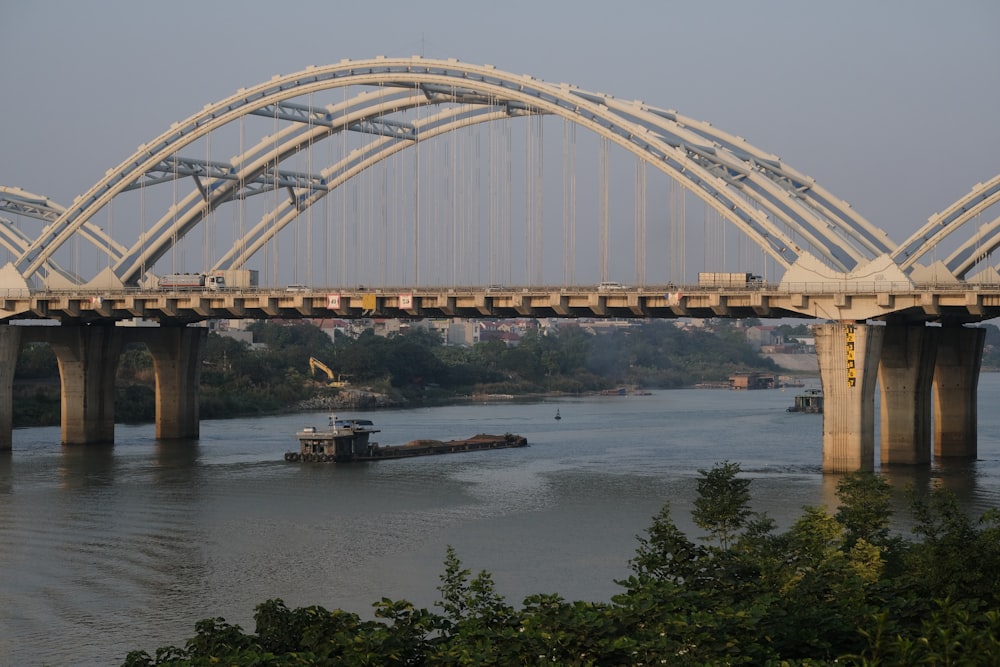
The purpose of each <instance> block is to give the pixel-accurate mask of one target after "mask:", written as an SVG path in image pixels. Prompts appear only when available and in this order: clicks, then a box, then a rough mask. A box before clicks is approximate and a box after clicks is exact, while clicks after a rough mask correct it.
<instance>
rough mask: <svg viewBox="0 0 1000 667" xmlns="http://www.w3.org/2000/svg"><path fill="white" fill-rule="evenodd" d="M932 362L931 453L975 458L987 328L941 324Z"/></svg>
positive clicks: (949, 456) (948, 456)
mask: <svg viewBox="0 0 1000 667" xmlns="http://www.w3.org/2000/svg"><path fill="white" fill-rule="evenodd" d="M938 336H939V340H938V351H937V360H936V363H935V365H934V455H935V456H938V457H942V458H969V459H974V458H976V456H977V454H978V447H979V444H978V437H979V432H978V426H977V423H978V419H979V413H978V409H977V402H978V400H979V398H978V391H979V370H980V365H981V363H982V360H983V345H984V343H985V342H986V330H985V329H981V328H968V327H942V328H941V329H940V330H939V331H938Z"/></svg>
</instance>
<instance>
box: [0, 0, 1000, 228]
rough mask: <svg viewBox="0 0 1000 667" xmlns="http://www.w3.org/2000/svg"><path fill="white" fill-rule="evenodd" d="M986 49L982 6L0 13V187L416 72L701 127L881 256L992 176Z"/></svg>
mask: <svg viewBox="0 0 1000 667" xmlns="http://www.w3.org/2000/svg"><path fill="white" fill-rule="evenodd" d="M998 34H1000V2H997V1H996V0H949V1H941V2H931V1H928V0H888V1H885V0H883V1H872V0H837V1H836V2H822V3H820V2H802V1H801V0H800V1H785V0H780V1H772V2H753V1H749V0H743V1H729V0H725V1H716V2H713V1H710V0H697V1H696V0H690V1H686V2H676V1H671V0H659V1H657V0H646V1H632V0H617V1H616V2H601V3H597V2H593V1H592V0H570V1H559V2H556V1H546V0H529V1H524V0H505V1H504V2H492V3H482V2H476V1H475V0H455V1H450V0H422V1H420V2H396V1H394V0H383V1H382V2H377V3H374V2H373V3H367V2H338V1H337V0H326V1H323V2H314V1H312V0H299V1H298V2H294V3H286V2H274V1H270V2H258V1H253V0H244V1H238V2H237V1H231V0H221V1H212V2H209V1H206V0H197V1H192V0H171V1H170V2H156V3H154V2H140V1H137V0H90V1H87V2H81V1H79V0H65V1H60V0H0V91H2V94H3V107H2V115H0V118H2V126H0V184H2V185H9V186H18V187H22V188H24V189H26V190H29V191H32V192H35V193H39V194H44V195H47V196H49V197H51V198H53V199H54V200H56V201H58V202H60V203H63V204H69V203H70V202H71V201H72V200H73V198H74V197H75V196H76V195H78V194H80V193H82V192H84V191H86V190H87V189H88V188H89V187H90V186H91V185H92V184H93V183H95V182H96V181H97V180H99V179H100V178H101V177H102V176H103V174H104V173H105V171H107V170H108V169H110V168H112V167H115V166H117V165H118V164H119V163H120V162H121V161H122V160H124V159H125V158H126V157H128V156H129V155H131V154H132V152H133V151H134V150H135V149H136V148H137V147H138V146H139V145H140V144H142V143H144V142H146V141H148V140H150V139H152V138H154V137H156V136H158V135H159V134H160V133H162V132H163V131H164V130H166V129H167V127H168V126H169V125H170V123H172V122H174V121H179V120H182V119H184V118H187V117H188V116H190V115H191V114H192V113H194V112H195V111H197V110H199V109H200V108H202V107H203V106H204V105H205V104H208V103H211V102H215V101H218V100H220V99H222V98H224V97H227V96H229V95H230V94H232V93H233V92H235V91H236V90H237V89H238V88H241V87H244V86H249V85H253V84H256V83H259V82H262V81H265V80H267V79H269V78H270V77H271V76H272V75H275V74H287V73H291V72H294V71H298V70H300V69H303V68H305V67H306V66H308V65H321V64H327V63H333V62H337V61H339V60H341V59H343V58H351V59H362V58H370V57H373V56H376V55H387V56H409V55H417V54H423V55H424V56H426V57H434V58H457V59H459V60H462V61H465V62H469V63H475V64H484V63H489V64H492V65H495V66H496V67H497V68H500V69H504V70H509V71H512V72H515V73H519V74H530V75H533V76H535V77H537V78H540V79H544V80H547V81H551V82H567V83H572V84H575V85H577V86H579V87H581V88H584V89H587V90H592V91H599V92H604V93H609V94H613V95H615V96H616V97H621V98H636V99H642V100H644V101H646V102H648V103H649V104H652V105H655V106H658V107H663V108H673V109H677V110H679V111H681V112H682V113H684V114H687V115H689V116H693V117H696V118H700V119H703V120H707V121H710V122H711V123H713V124H714V125H715V126H717V127H720V128H723V129H725V130H727V131H729V132H732V133H734V134H738V135H740V136H743V137H746V138H747V139H748V140H749V141H750V142H751V143H753V144H755V145H757V146H759V147H760V148H763V149H766V150H768V151H771V152H773V153H776V154H778V155H780V156H781V157H782V159H784V160H785V161H786V162H787V163H788V164H790V165H791V166H793V167H795V168H796V169H798V170H799V171H802V172H804V173H806V174H808V175H810V176H812V177H814V178H815V179H816V180H817V181H819V182H820V183H821V184H823V185H824V186H826V187H827V188H828V189H829V190H831V191H832V192H834V193H835V194H837V195H838V196H840V197H841V198H843V199H845V200H847V201H848V202H850V203H851V204H852V205H853V206H854V207H855V209H857V210H858V211H860V212H861V214H862V215H864V216H865V217H867V218H868V219H870V220H871V221H872V222H874V223H875V224H877V225H879V226H882V227H884V228H885V229H887V230H888V231H889V233H890V236H892V238H893V239H895V240H896V241H897V242H899V241H902V240H903V239H904V238H905V237H906V236H907V235H908V234H909V233H910V232H911V231H913V230H914V229H916V228H917V227H918V226H919V225H920V224H922V223H923V222H924V221H925V220H926V219H927V217H928V216H929V215H931V214H932V213H935V212H937V211H940V210H941V209H943V208H945V207H946V206H947V205H948V204H950V203H951V202H953V201H955V200H956V199H957V198H959V197H960V196H962V195H964V194H966V193H967V192H968V191H969V190H970V189H971V187H972V186H973V185H974V184H975V183H977V182H980V181H984V180H987V179H989V178H991V177H993V176H994V175H996V174H997V173H1000V122H998V121H1000V39H998V37H997V36H998Z"/></svg>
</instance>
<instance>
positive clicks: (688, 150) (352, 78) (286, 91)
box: [15, 58, 893, 280]
mask: <svg viewBox="0 0 1000 667" xmlns="http://www.w3.org/2000/svg"><path fill="white" fill-rule="evenodd" d="M348 86H376V87H379V93H380V94H384V93H385V90H387V89H391V88H399V89H409V90H411V91H414V92H416V93H418V94H419V95H420V96H422V97H423V99H424V100H425V102H426V103H427V104H471V105H486V104H489V105H500V106H502V107H503V109H504V110H505V111H507V112H508V113H526V114H553V115H557V116H561V117H563V118H565V119H568V120H570V121H572V122H574V123H576V124H577V125H579V126H581V127H584V128H587V129H590V130H592V131H593V132H595V133H596V134H597V135H599V136H602V137H605V138H607V139H608V140H609V141H611V142H613V143H615V144H617V145H619V146H621V147H623V148H625V149H626V150H628V151H629V152H631V153H633V154H635V155H637V156H639V157H640V158H641V159H643V160H645V161H647V162H648V163H649V164H651V165H654V166H655V167H656V168H658V169H660V170H662V171H664V172H665V173H668V175H670V176H671V177H673V178H675V179H677V181H678V182H680V183H681V184H682V185H683V186H684V187H685V188H687V189H688V190H689V191H690V192H692V193H694V194H695V195H696V196H697V197H699V198H700V199H701V200H702V201H704V202H705V203H706V205H707V206H709V207H710V208H711V209H713V210H715V211H716V212H718V214H719V215H720V216H721V217H722V218H723V219H725V220H726V221H728V222H729V223H731V224H732V225H734V226H735V227H736V228H738V229H740V230H741V231H742V232H744V233H745V234H746V236H747V237H749V238H750V239H751V240H752V241H753V242H755V243H756V244H757V245H759V246H760V247H761V249H762V250H763V251H764V252H765V253H766V254H767V255H769V256H770V257H771V258H773V259H774V260H775V261H776V262H777V263H778V264H779V265H781V266H783V267H785V268H787V267H788V266H790V265H791V264H792V263H793V262H795V261H796V260H797V259H798V257H799V256H800V255H801V254H802V253H803V252H804V251H811V252H812V253H814V254H815V255H816V256H817V257H820V258H822V259H823V260H825V261H826V262H827V263H828V264H829V265H830V266H831V267H832V268H833V269H835V270H848V269H850V268H852V267H853V266H855V265H857V264H858V263H860V262H863V261H865V260H866V259H867V258H869V257H870V256H872V255H874V254H876V253H878V252H883V251H885V250H887V249H891V248H893V246H892V244H891V243H889V242H888V240H887V238H886V237H885V236H884V234H881V233H879V231H878V230H877V229H875V228H874V227H872V226H871V225H870V224H869V223H867V222H865V221H864V220H863V219H862V218H861V217H860V216H858V215H857V214H855V213H853V212H852V211H851V210H850V207H849V206H846V204H843V203H842V202H839V201H838V200H836V199H835V198H833V197H832V196H830V195H829V194H828V193H826V191H824V190H822V189H821V188H819V187H818V186H816V185H815V184H814V183H813V182H812V181H811V179H808V178H806V177H804V176H802V175H800V174H798V173H797V172H794V171H793V170H791V169H789V168H787V167H786V166H785V165H783V164H782V163H781V162H780V160H777V159H776V158H775V157H774V156H771V155H768V154H766V153H764V152H763V151H759V150H757V149H755V148H753V147H752V146H750V145H749V144H746V143H745V142H743V141H742V140H740V139H739V138H738V137H732V136H731V135H727V134H724V133H721V132H718V131H715V130H712V129H710V128H711V126H709V125H707V124H699V123H695V122H691V121H690V119H683V118H681V117H679V116H678V115H676V114H675V113H673V112H667V111H662V110H657V109H654V108H653V107H649V106H648V105H644V104H642V103H639V102H623V101H617V100H614V99H613V98H610V97H607V96H603V95H595V94H592V93H586V92H585V91H581V90H580V89H578V88H574V87H572V86H567V85H564V84H560V85H555V84H550V83H545V82H542V81H538V80H536V79H533V78H531V77H528V76H523V75H515V74H510V73H506V72H502V71H499V70H496V69H495V68H492V67H490V66H476V65H468V64H464V63H459V62H458V61H452V60H448V61H440V60H426V59H422V58H401V59H390V58H376V59H373V60H367V61H353V62H352V61H342V62H340V63H337V64H334V65H328V66H324V67H314V68H308V69H306V70H304V71H302V72H298V73H295V74H292V75H288V76H282V77H275V78H274V79H272V80H271V81H268V82H265V83H263V84H260V85H258V86H255V87H252V88H249V89H243V90H240V91H238V92H237V93H236V94H235V95H233V96H231V97H229V98H227V99H225V100H222V101H221V102H218V103H216V104H212V105H208V106H206V107H205V108H204V109H203V110H202V111H200V112H198V113H196V114H194V115H192V116H191V117H190V118H188V119H187V120H185V121H183V122H181V123H177V124H175V125H173V126H172V127H171V128H170V129H169V130H168V131H167V132H165V133H163V134H162V135H160V136H159V137H157V138H156V139H154V140H153V141H151V142H149V143H148V144H145V145H144V146H142V147H140V149H139V150H138V151H137V152H136V153H135V154H133V155H132V156H131V157H130V158H128V159H127V160H125V161H124V162H123V163H122V164H121V165H119V166H118V167H117V168H115V169H112V170H110V171H109V172H108V173H107V174H106V176H105V177H104V178H103V179H102V180H101V181H100V182H98V183H97V184H95V185H94V186H93V187H92V188H91V189H90V190H89V191H87V192H86V193H85V194H84V195H83V196H81V197H79V198H78V199H77V200H76V201H75V202H74V204H73V205H72V206H71V207H69V208H68V209H67V210H66V211H65V212H64V213H63V214H61V215H60V216H59V217H58V218H57V219H56V220H55V221H53V223H52V224H51V225H50V226H49V227H48V228H47V229H46V230H44V231H43V233H42V234H41V235H40V236H39V237H38V238H37V239H35V240H34V241H33V242H32V243H31V244H30V246H29V247H28V248H26V249H25V250H24V251H23V252H21V253H20V255H19V256H18V257H17V259H16V262H15V265H16V266H17V268H18V270H20V271H21V272H22V274H23V275H25V276H29V277H30V276H31V275H32V274H34V273H35V272H37V271H39V269H40V267H41V266H42V264H44V263H45V262H46V261H48V259H49V258H50V257H51V255H52V254H53V253H54V252H55V251H56V250H57V249H58V248H59V247H60V246H61V245H63V244H64V243H65V242H66V241H67V240H68V239H69V238H70V237H71V236H72V235H73V234H74V233H75V232H76V231H77V230H79V229H81V228H82V227H83V226H84V225H86V224H87V222H88V221H89V220H90V219H91V218H92V217H93V216H94V215H95V214H96V213H97V212H98V211H99V210H101V209H102V208H103V207H105V206H107V205H108V204H109V203H110V202H111V201H112V199H113V198H114V197H115V196H116V195H118V194H120V193H122V192H125V191H127V190H128V189H130V188H135V187H142V183H143V182H144V181H145V182H146V183H147V184H149V183H153V182H162V181H164V180H172V178H174V177H175V175H176V177H179V176H180V175H186V176H191V177H198V178H203V177H205V178H209V179H211V180H212V185H213V187H215V188H223V186H222V185H219V184H218V181H220V180H223V179H222V175H223V174H224V173H227V170H226V165H225V164H223V163H218V164H210V163H209V162H207V161H205V162H203V163H201V164H200V165H199V164H198V162H197V161H195V160H191V159H186V160H184V161H181V160H179V158H178V156H179V153H180V151H181V150H183V149H184V147H185V146H189V145H191V144H192V143H193V142H195V141H197V140H199V139H202V138H204V137H206V136H208V135H210V134H211V133H212V132H213V131H215V130H218V129H220V128H222V127H224V126H226V125H227V124H229V123H232V122H234V121H236V120H239V119H240V118H242V117H244V116H248V115H261V116H267V117H274V118H276V119H277V118H281V119H282V120H287V121H294V122H297V123H299V124H303V123H304V124H306V125H307V127H319V126H322V124H323V121H324V120H326V121H329V122H330V123H331V124H332V122H333V121H332V114H329V112H328V111H327V112H324V113H326V115H327V117H324V116H322V115H320V114H319V113H318V112H316V111H315V110H313V109H311V108H310V107H309V106H308V105H301V104H295V103H293V102H291V100H294V99H296V98H301V97H305V96H308V95H310V94H312V93H314V92H317V91H324V90H330V89H334V88H339V87H348ZM360 103H361V104H362V105H363V104H364V102H360ZM400 108H402V107H400ZM385 116H386V113H383V114H376V115H370V117H369V119H368V120H367V121H364V122H367V123H369V125H368V127H367V130H366V131H367V132H369V133H371V134H373V135H375V136H385V137H386V138H396V139H399V137H404V136H406V130H408V129H409V128H408V127H407V126H406V124H402V123H401V124H397V125H394V124H393V122H392V119H389V118H385ZM310 119H311V120H310ZM362 125H363V121H362V120H360V119H359V120H358V123H357V124H356V125H355V127H353V128H349V129H356V130H358V131H362ZM271 157H272V159H271V162H272V163H273V164H277V161H278V160H277V158H278V156H275V155H272V156H271ZM182 166H183V169H181V167H182ZM230 166H235V165H230ZM209 169H211V170H212V172H213V173H214V174H215V175H214V176H208V174H209ZM199 170H202V172H201V173H199ZM182 172H186V173H184V174H182ZM168 173H169V176H168V175H167V174H168ZM264 173H265V172H261V174H264ZM283 173H284V175H285V176H287V175H288V172H281V171H280V170H274V171H272V172H270V173H269V176H268V178H270V179H272V180H270V181H268V178H264V177H263V176H262V175H261V176H259V177H257V178H259V179H260V180H259V181H257V182H259V183H261V184H262V187H267V188H273V187H276V184H277V183H278V182H279V181H280V179H281V177H282V175H283ZM202 185H203V186H204V184H202ZM312 187H313V189H315V190H317V191H318V190H319V189H320V188H319V187H318V186H316V184H315V183H314V184H313V186H312ZM199 194H200V195H201V197H202V199H203V200H205V199H206V195H207V194H208V191H207V190H205V192H199ZM236 196H240V195H239V194H238V193H236V192H233V191H230V192H229V194H228V197H229V198H230V199H232V198H233V197H236ZM243 196H245V193H244V195H243ZM306 198H308V197H303V199H306ZM208 200H210V201H214V202H215V203H216V205H217V204H218V203H221V202H222V201H225V199H224V198H222V197H216V198H214V199H213V198H212V197H211V196H209V197H208ZM191 206H194V204H191ZM196 218H198V216H194V217H192V221H193V223H192V224H196ZM785 229H788V230H791V231H792V232H793V234H794V235H795V236H796V237H798V238H799V239H800V240H801V241H802V242H804V243H805V248H801V247H800V246H799V242H798V241H795V240H793V238H792V237H791V236H789V235H788V234H787V233H786V232H785ZM174 231H184V232H185V233H186V230H180V229H175V230H174ZM145 236H146V239H145V240H144V241H143V242H142V243H143V244H144V247H146V246H148V245H149V235H148V234H146V235H145ZM169 238H171V239H173V240H176V239H177V238H179V236H178V234H176V233H171V234H170V235H169ZM124 254H125V255H126V256H125V257H123V259H122V261H121V262H119V264H118V266H117V267H116V273H118V275H120V276H123V275H125V274H127V275H128V276H129V279H130V280H131V279H133V278H135V269H134V266H135V265H136V264H138V265H139V266H145V267H148V266H150V264H149V262H147V261H138V262H136V261H135V260H136V254H137V253H136V252H135V249H130V251H129V252H127V253H124ZM125 267H128V269H126V268H125ZM119 272H120V273H119Z"/></svg>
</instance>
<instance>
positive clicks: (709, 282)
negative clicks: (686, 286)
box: [698, 271, 764, 288]
mask: <svg viewBox="0 0 1000 667" xmlns="http://www.w3.org/2000/svg"><path fill="white" fill-rule="evenodd" d="M763 286H764V280H763V279H762V278H761V277H760V276H756V275H754V274H752V273H745V272H744V273H725V272H711V271H703V272H700V273H699V274H698V287H740V288H746V287H763Z"/></svg>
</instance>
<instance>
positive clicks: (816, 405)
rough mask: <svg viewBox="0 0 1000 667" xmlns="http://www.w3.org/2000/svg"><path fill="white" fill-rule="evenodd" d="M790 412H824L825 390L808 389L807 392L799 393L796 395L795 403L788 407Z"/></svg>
mask: <svg viewBox="0 0 1000 667" xmlns="http://www.w3.org/2000/svg"><path fill="white" fill-rule="evenodd" d="M788 412H808V413H812V414H823V390H822V389H807V390H806V393H804V394H799V395H798V396H796V397H795V404H794V405H792V406H791V407H789V408H788Z"/></svg>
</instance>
